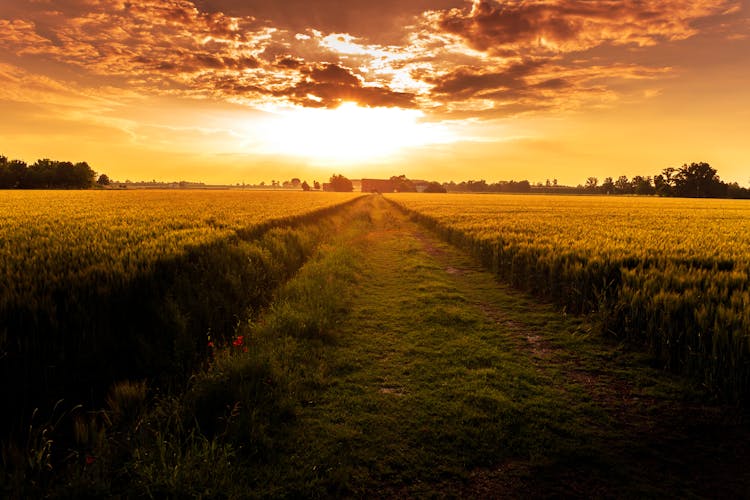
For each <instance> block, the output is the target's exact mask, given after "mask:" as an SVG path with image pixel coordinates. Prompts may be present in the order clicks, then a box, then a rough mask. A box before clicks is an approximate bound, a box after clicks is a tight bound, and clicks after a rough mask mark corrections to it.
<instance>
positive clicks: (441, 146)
mask: <svg viewBox="0 0 750 500" xmlns="http://www.w3.org/2000/svg"><path fill="white" fill-rule="evenodd" d="M748 82H750V0H717V1H709V0H697V1H681V0H619V1H616V0H578V1H562V0H508V1H495V0H474V1H462V0H433V1H427V0H378V1H373V0H348V1H346V2H342V1H340V0H318V1H313V0H133V1H122V0H0V109H1V110H2V115H1V116H2V119H0V154H4V155H6V156H8V157H10V158H19V159H23V160H26V161H29V162H32V161H34V160H36V159H37V158H43V157H48V158H52V159H58V160H71V161H88V162H89V163H90V164H91V165H92V167H93V168H94V169H95V170H97V171H99V172H106V173H107V174H109V176H110V177H112V178H115V179H119V180H124V179H126V178H128V179H132V180H136V179H137V180H146V179H148V180H150V179H157V180H183V179H184V180H195V181H205V182H211V183H236V182H247V183H256V182H260V181H263V180H264V181H266V182H268V181H270V180H271V179H275V180H286V179H289V178H291V177H300V178H302V179H307V180H309V181H310V182H312V180H314V179H315V180H321V181H322V180H326V179H327V178H328V177H329V176H330V175H331V174H332V173H334V172H341V173H343V174H345V175H347V176H349V177H352V178H358V177H389V176H391V175H398V174H406V175H407V176H408V177H411V178H424V179H430V180H441V181H445V180H456V181H459V180H466V179H486V180H487V181H490V182H494V181H497V180H510V179H515V180H521V179H528V180H530V181H532V182H537V181H544V180H546V179H548V178H549V179H552V178H556V179H558V180H559V182H560V183H561V184H571V185H576V184H579V183H584V182H585V180H586V178H587V177H589V176H596V177H599V178H600V179H603V178H604V177H606V176H613V177H617V176H619V175H627V176H629V177H632V176H633V175H654V174H657V173H659V172H660V171H661V170H662V169H663V168H665V167H668V166H679V165H681V164H683V163H689V162H693V161H706V162H709V163H711V165H712V166H713V167H714V168H717V169H718V171H719V175H720V176H721V178H722V179H724V180H726V181H737V182H739V183H740V184H741V185H748V184H750V125H748V124H750V84H749V83H748Z"/></svg>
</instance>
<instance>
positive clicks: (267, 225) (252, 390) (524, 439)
mask: <svg viewBox="0 0 750 500" xmlns="http://www.w3.org/2000/svg"><path fill="white" fill-rule="evenodd" d="M745 203H746V202H745ZM745 203H743V202H727V201H716V200H690V201H679V200H668V199H655V198H644V197H639V198H623V197H620V198H609V197H561V196H513V195H452V194H451V195H447V194H437V195H428V194H416V193H415V194H408V195H407V194H392V195H387V196H380V195H368V196H360V195H357V194H353V193H350V194H333V193H302V192H298V193H294V192H243V191H145V190H144V191H86V192H81V191H77V192H73V191H54V192H50V191H46V192H45V191H32V192H4V193H3V197H2V199H1V201H0V214H2V215H0V217H1V219H0V222H2V225H0V279H2V287H1V288H0V391H1V392H0V397H2V401H3V403H4V411H3V412H0V465H1V466H2V467H0V496H3V497H9V498H79V497H97V498H98V497H102V498H109V497H118V498H162V497H164V498H216V497H221V498H298V497H300V498H313V497H315V498H328V497H364V498H369V497H393V498H404V497H407V498H422V497H428V498H430V497H459V498H484V497H488V496H498V497H508V498H526V497H531V498H536V497H550V496H560V497H580V496H594V497H596V496H603V497H626V498H631V497H632V498H643V497H647V498H648V497H705V496H709V497H711V496H719V497H728V498H733V497H738V496H739V497H741V496H742V494H743V493H745V492H746V491H748V490H747V488H748V485H750V473H748V472H747V470H746V469H747V468H746V467H745V466H744V464H746V463H747V461H748V460H750V456H749V455H750V450H749V449H748V448H747V446H745V444H746V443H747V442H748V441H749V440H750V430H749V429H748V427H747V425H746V422H747V420H746V418H747V417H746V408H747V406H746V403H747V396H748V384H749V383H750V382H749V380H750V376H749V375H748V370H749V368H748V362H749V361H750V355H749V354H748V344H747V342H748V326H749V325H750V319H749V318H748V314H749V313H748V310H749V309H750V304H749V303H748V280H749V279H750V275H749V271H748V269H750V262H748V261H749V260H750V257H749V256H748V254H747V249H748V248H750V245H748V244H749V243H750V236H749V234H750V227H748V226H750V223H749V222H748V219H749V218H750V209H749V208H747V207H746V206H745ZM519 289H520V290H519ZM526 292H530V293H526ZM613 337H614V340H613ZM621 339H626V340H627V341H621ZM654 360H658V363H654ZM663 368H669V369H671V370H673V371H676V372H682V373H687V374H690V375H691V376H689V377H688V376H681V375H675V374H673V373H669V372H667V371H665V370H664V369H663ZM696 382H697V383H696ZM717 395H718V396H719V397H717ZM738 403H739V404H738ZM706 429H710V432H706Z"/></svg>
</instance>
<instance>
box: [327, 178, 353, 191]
mask: <svg viewBox="0 0 750 500" xmlns="http://www.w3.org/2000/svg"><path fill="white" fill-rule="evenodd" d="M329 182H330V184H331V190H333V191H338V192H351V191H354V186H353V185H352V181H350V180H349V179H347V178H346V177H344V176H343V175H341V174H334V175H332V176H331V179H330V180H329Z"/></svg>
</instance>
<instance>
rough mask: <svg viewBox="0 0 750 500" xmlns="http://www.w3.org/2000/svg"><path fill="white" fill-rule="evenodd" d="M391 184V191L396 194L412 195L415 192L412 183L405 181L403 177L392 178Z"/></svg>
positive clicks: (415, 189)
mask: <svg viewBox="0 0 750 500" xmlns="http://www.w3.org/2000/svg"><path fill="white" fill-rule="evenodd" d="M391 183H392V184H393V190H394V191H395V192H397V193H414V192H416V191H417V188H416V187H415V186H414V183H413V182H412V181H410V180H409V179H407V178H406V176H405V175H399V176H395V175H394V176H392V177H391Z"/></svg>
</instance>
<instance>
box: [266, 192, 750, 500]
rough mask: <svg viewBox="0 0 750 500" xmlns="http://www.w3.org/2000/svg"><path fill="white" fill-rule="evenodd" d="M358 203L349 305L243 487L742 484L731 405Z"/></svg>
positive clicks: (358, 491)
mask: <svg viewBox="0 0 750 500" xmlns="http://www.w3.org/2000/svg"><path fill="white" fill-rule="evenodd" d="M371 203H372V204H373V205H372V210H371V212H370V217H371V219H372V225H371V227H370V230H369V231H367V232H366V234H364V235H361V236H360V237H359V238H360V239H359V240H358V241H356V242H355V244H356V245H357V246H358V247H359V248H360V252H361V255H362V258H363V262H362V266H361V276H360V277H359V280H358V285H356V286H355V288H354V289H353V290H341V293H342V294H348V293H353V294H354V298H353V299H352V302H351V308H350V310H349V312H348V314H347V315H346V316H345V317H344V318H343V319H342V321H341V322H340V323H339V324H338V325H337V326H336V328H335V331H334V332H333V333H332V335H331V339H332V340H329V341H327V342H324V343H322V344H321V345H319V346H318V348H317V350H316V355H315V357H316V359H317V360H316V361H315V363H314V364H312V365H311V366H314V367H315V368H314V371H315V376H314V377H313V378H314V380H315V384H314V385H315V387H314V390H311V391H310V394H312V396H310V400H308V401H305V405H304V407H303V409H301V410H300V411H299V414H298V416H297V419H296V421H295V423H294V425H293V426H290V428H289V431H288V439H286V440H285V442H284V444H283V446H284V447H286V449H285V450H283V452H282V453H280V454H279V456H280V457H282V458H279V460H280V463H277V464H275V466H274V467H273V468H272V469H273V470H274V471H276V472H273V473H269V474H261V475H260V476H259V479H258V483H257V484H258V485H260V486H259V488H260V490H259V491H260V492H261V494H268V495H281V496H296V495H303V496H329V495H335V496H360V497H377V496H382V497H424V496H437V497H454V496H455V497H511V498H513V497H518V498H521V497H523V498H527V497H530V496H531V497H540V496H542V497H543V496H585V497H591V496H595V497H643V496H677V497H685V496H693V495H695V496H709V497H716V496H738V495H739V496H742V495H746V494H748V493H750V490H749V489H748V485H750V477H748V472H747V470H746V468H745V467H744V464H746V463H747V461H746V460H747V459H748V458H750V457H749V456H748V453H749V452H748V450H747V447H746V446H745V445H746V444H747V443H749V442H750V441H748V435H747V433H746V431H745V430H744V428H743V427H742V425H740V420H741V419H740V418H739V416H738V415H735V414H734V413H733V412H731V411H728V410H727V409H725V408H719V407H710V406H703V405H700V404H697V403H689V401H690V398H691V394H692V393H691V391H690V390H688V389H687V388H686V387H685V386H684V383H683V382H682V381H680V380H678V379H675V378H672V377H671V376H669V375H667V374H664V373H663V372H661V371H659V370H656V369H654V368H652V367H650V366H649V365H648V362H647V360H646V359H645V358H643V357H642V356H640V355H637V354H634V353H632V352H629V351H627V350H625V349H623V348H622V347H621V346H619V345H617V344H615V343H613V342H607V341H605V340H602V339H599V338H592V336H591V335H590V334H589V330H590V327H589V326H588V325H587V323H586V322H585V321H584V320H583V319H581V318H575V317H566V316H565V315H564V314H562V313H561V312H560V311H558V310H556V309H554V308H552V307H550V306H547V305H545V304H540V303H539V302H537V301H535V300H533V299H530V298H528V297H526V296H524V295H522V294H519V293H518V292H515V291H513V290H511V289H509V288H507V287H505V286H503V285H501V284H499V283H497V282H496V280H495V279H494V277H493V276H492V274H491V273H489V272H486V271H485V270H483V269H481V268H480V267H477V265H476V263H474V262H473V261H472V260H471V259H469V258H468V257H467V256H466V255H464V254H463V253H462V252H460V251H458V250H456V249H454V248H453V247H450V246H448V245H446V244H444V243H442V242H441V241H439V240H438V239H437V238H436V237H435V236H434V235H432V234H430V233H429V232H427V231H426V230H425V229H423V228H421V227H419V226H418V225H416V224H415V223H414V222H412V221H410V220H409V219H408V218H407V217H405V216H404V215H403V214H401V213H400V212H398V211H397V210H396V209H395V208H393V207H392V206H391V205H390V204H389V203H388V202H387V201H386V200H384V199H382V198H379V197H377V198H375V197H373V198H372V199H371ZM278 471H283V472H278Z"/></svg>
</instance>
